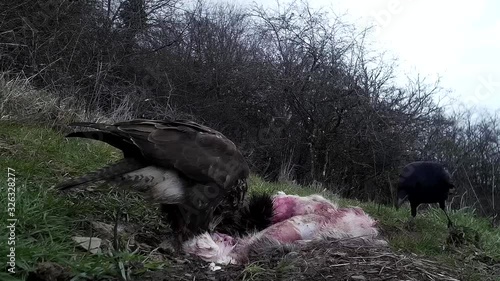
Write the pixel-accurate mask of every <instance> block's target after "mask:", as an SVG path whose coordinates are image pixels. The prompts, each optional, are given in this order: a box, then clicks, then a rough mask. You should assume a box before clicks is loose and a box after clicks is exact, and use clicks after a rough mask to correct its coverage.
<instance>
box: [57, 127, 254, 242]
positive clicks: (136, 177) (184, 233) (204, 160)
mask: <svg viewBox="0 0 500 281" xmlns="http://www.w3.org/2000/svg"><path fill="white" fill-rule="evenodd" d="M70 126H79V127H89V128H92V129H94V130H91V131H77V132H73V133H70V134H68V135H67V136H66V137H80V138H87V139H94V140H99V141H103V142H106V143H108V144H110V145H112V146H114V147H116V148H118V149H120V150H121V151H122V152H123V159H121V160H119V161H118V162H116V163H114V164H111V165H109V166H106V167H104V168H102V169H99V170H97V171H95V172H93V173H90V174H88V175H84V176H82V177H79V178H76V179H72V180H69V181H66V182H64V183H61V184H59V185H58V186H56V188H58V189H59V190H67V189H70V188H74V187H77V186H81V185H83V184H86V183H90V182H94V181H100V180H105V181H108V182H114V183H118V184H126V185H129V186H131V187H133V188H134V189H136V190H139V191H141V192H144V193H145V194H146V195H147V196H148V197H149V199H150V200H152V201H153V202H155V203H159V204H160V207H161V210H162V212H163V214H164V215H166V217H165V219H166V221H167V223H169V224H170V226H171V228H172V230H173V231H174V233H175V234H176V236H177V238H178V239H179V240H180V241H182V240H185V239H188V238H189V237H192V236H193V235H197V234H200V233H202V232H205V231H210V227H211V226H210V224H211V223H212V222H213V221H214V218H215V217H216V216H217V217H219V218H220V217H222V215H223V213H227V214H231V213H232V212H234V211H237V210H238V209H239V208H240V206H241V204H242V202H243V199H244V197H245V194H246V192H247V183H246V179H247V178H248V175H249V167H248V164H247V163H246V161H245V159H244V157H243V155H242V154H241V152H240V151H239V150H238V148H237V147H236V145H235V144H234V143H233V142H232V141H231V140H229V139H228V138H226V137H225V136H224V135H223V134H221V133H220V132H218V131H216V130H213V129H211V128H208V127H206V126H203V125H200V124H197V123H195V122H193V121H188V120H175V121H160V120H145V119H137V120H130V121H125V122H118V123H115V124H102V123H87V122H79V123H72V124H70ZM180 241H178V242H180Z"/></svg>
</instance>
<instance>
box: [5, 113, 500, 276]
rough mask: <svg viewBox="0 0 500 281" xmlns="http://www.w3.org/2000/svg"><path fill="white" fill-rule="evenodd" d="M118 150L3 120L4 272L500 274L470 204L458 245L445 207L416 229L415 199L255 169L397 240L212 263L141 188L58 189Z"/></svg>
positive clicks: (496, 249)
mask: <svg viewBox="0 0 500 281" xmlns="http://www.w3.org/2000/svg"><path fill="white" fill-rule="evenodd" d="M118 157H120V154H119V152H118V151H116V150H114V149H113V148H111V147H110V146H107V145H105V144H101V143H97V142H91V141H83V140H67V139H65V138H63V133H61V132H57V131H54V130H52V129H48V128H41V127H38V126H29V125H26V124H23V125H20V124H15V123H12V122H2V123H0V167H2V169H3V170H4V172H2V173H1V174H0V180H1V181H2V182H4V183H6V182H7V180H8V179H7V177H10V178H13V177H15V188H16V194H15V210H14V214H13V216H11V217H9V214H8V213H7V212H5V211H4V212H2V213H1V220H2V221H3V222H7V221H8V219H9V218H15V219H17V222H16V224H15V243H16V244H15V263H16V267H15V271H16V274H15V275H11V274H8V273H6V272H5V271H4V272H2V273H1V274H0V279H1V280H70V278H71V277H72V276H75V277H76V278H75V279H73V280H125V279H134V280H167V279H168V280H287V279H290V278H294V279H296V280H307V279H312V280H317V279H320V280H322V279H333V280H403V279H404V280H500V266H499V265H498V264H499V263H500V254H499V253H500V230H499V229H494V228H492V227H491V226H490V224H489V223H488V221H487V220H484V219H480V218H477V217H475V216H474V215H473V214H472V213H471V212H470V211H468V210H460V211H451V217H452V219H453V220H454V221H455V222H456V224H457V225H459V228H460V233H464V234H465V236H464V240H463V241H462V242H463V243H462V244H460V245H457V246H453V245H451V244H449V243H447V242H446V241H447V237H448V231H447V229H446V220H445V217H444V214H442V212H441V210H439V209H436V208H431V209H428V210H425V211H420V212H419V215H418V216H417V219H416V227H415V229H414V230H412V231H410V230H407V229H406V228H405V221H406V220H407V218H408V216H409V210H408V208H402V209H401V210H399V211H396V210H395V209H394V208H391V207H388V206H382V205H377V204H374V203H370V202H357V201H353V200H346V199H342V198H338V197H337V196H335V194H333V193H330V192H326V191H322V190H319V189H318V188H315V187H303V186H297V185H293V184H288V183H269V182H265V181H263V180H262V179H260V178H259V177H257V176H252V178H251V182H250V188H251V192H276V191H279V190H282V191H285V192H286V193H292V194H299V195H307V194H311V193H321V194H322V195H324V196H327V197H328V198H331V199H333V200H336V201H338V202H339V204H340V205H342V206H349V205H358V206H361V207H362V208H364V209H365V210H366V212H368V213H369V214H370V215H371V216H373V217H375V218H376V219H378V220H379V221H380V227H381V230H382V233H383V236H384V237H385V238H386V239H387V240H388V241H389V244H390V249H377V248H369V247H359V246H358V247H353V246H352V245H349V244H340V243H338V242H336V241H330V242H327V243H323V244H315V245H310V246H309V247H308V248H307V249H304V250H302V251H298V250H297V249H272V250H268V251H264V252H262V253H259V254H258V255H255V257H254V260H253V261H252V263H250V264H249V265H246V266H223V268H222V270H218V271H215V272H211V271H210V270H209V269H208V264H207V263H205V262H201V261H199V260H196V259H192V258H188V257H185V256H182V255H178V254H176V253H173V252H172V250H171V249H170V247H169V245H168V243H165V242H163V241H164V240H165V239H167V238H168V237H169V233H168V228H167V227H165V226H164V225H162V224H161V222H160V220H159V218H158V217H157V215H156V214H157V213H156V212H157V210H156V209H155V208H154V207H151V206H148V205H146V204H145V201H143V199H142V198H141V197H140V195H138V194H134V193H129V192H124V191H121V190H114V189H111V190H106V189H105V188H104V187H98V186H96V187H93V188H91V189H87V190H85V191H82V192H76V193H74V194H71V195H64V196H63V195H61V194H58V193H56V192H55V191H54V190H53V189H51V186H53V185H54V184H56V183H58V182H59V181H62V180H63V179H65V178H66V177H68V176H72V175H80V174H82V173H85V172H88V171H91V170H93V169H95V168H98V167H101V166H102V165H104V164H106V163H109V162H112V161H114V160H115V159H117V158H118ZM8 169H10V170H9V172H11V174H10V175H9V174H8V173H7V172H8ZM10 182H13V180H10ZM3 186H4V187H5V185H3ZM11 187H13V186H12V184H11ZM0 198H1V201H2V202H3V203H4V204H5V205H6V203H7V200H8V198H12V196H11V195H10V196H9V197H8V192H7V190H6V189H5V188H3V189H2V193H1V195H0ZM5 205H4V206H5ZM9 211H13V210H9ZM117 213H119V214H120V215H119V216H118V218H117V216H116V214H117ZM116 221H118V225H119V226H120V227H117V229H116V231H117V233H119V237H120V238H119V239H114V238H113V236H112V233H113V229H107V230H103V229H106V227H108V228H109V227H111V228H112V227H113V225H114V224H115V222H116ZM98 226H101V227H98ZM476 234H477V237H478V238H479V240H478V241H476V240H475V236H476ZM73 236H83V237H86V236H89V237H90V236H95V237H100V238H102V239H103V242H102V245H101V252H100V253H98V254H91V253H90V252H88V251H85V250H84V249H81V248H79V247H78V246H77V245H76V243H75V242H74V241H73V240H72V239H71V238H72V237H73ZM4 237H5V236H4ZM167 240H168V239H167ZM118 242H119V243H118ZM162 242H163V243H162ZM7 243H8V240H7V239H3V240H1V241H0V248H1V255H2V257H6V256H7V255H9V254H10V253H9V252H10V251H8V250H7V249H9V245H8V244H7ZM117 244H118V246H116V245H117ZM474 244H476V245H474ZM327 246H328V247H327ZM113 248H114V249H117V250H113ZM7 268H8V267H7ZM44 276H45V277H44ZM47 276H51V277H52V279H50V278H49V277H47ZM56 276H59V278H58V279H55V277H56Z"/></svg>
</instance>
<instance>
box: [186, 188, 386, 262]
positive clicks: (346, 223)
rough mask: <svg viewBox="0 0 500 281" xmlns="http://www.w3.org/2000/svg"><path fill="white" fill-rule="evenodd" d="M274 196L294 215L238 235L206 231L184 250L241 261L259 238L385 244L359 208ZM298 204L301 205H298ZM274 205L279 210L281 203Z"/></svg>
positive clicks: (218, 259) (210, 258) (317, 198)
mask: <svg viewBox="0 0 500 281" xmlns="http://www.w3.org/2000/svg"><path fill="white" fill-rule="evenodd" d="M278 196H281V197H278ZM276 197H278V198H281V199H283V200H274V204H285V205H286V204H290V206H292V207H293V208H290V207H289V206H288V207H287V206H285V207H284V208H281V209H283V210H285V211H287V212H288V213H286V215H285V216H289V215H290V212H292V213H293V214H294V215H293V216H291V217H288V218H285V219H282V220H280V221H278V222H276V223H274V224H273V225H271V226H269V227H268V228H266V229H264V230H262V231H260V232H257V233H255V234H252V235H247V236H245V237H241V238H232V237H230V236H228V235H224V234H220V233H214V234H212V235H210V234H208V233H205V234H202V235H199V236H197V237H195V238H193V239H191V240H188V241H187V242H186V243H184V251H186V253H189V254H192V255H195V256H199V257H200V258H202V259H203V260H205V261H208V262H215V263H219V264H229V263H233V264H240V263H245V262H246V261H247V256H248V253H249V250H250V248H251V247H252V246H253V245H255V243H256V242H258V241H261V240H262V239H264V240H267V241H270V242H271V243H273V244H278V245H279V244H297V245H298V244H303V243H304V242H306V241H317V240H326V239H331V238H334V239H343V238H360V239H362V240H364V241H365V242H367V243H371V244H373V245H379V246H385V245H387V242H386V241H384V240H380V239H377V236H378V234H379V233H378V230H377V228H376V225H377V221H376V220H374V219H373V218H371V217H370V216H369V215H368V214H366V213H365V212H364V211H363V210H362V209H361V208H359V207H352V208H338V207H337V205H336V204H333V203H331V202H329V201H328V200H326V199H325V198H323V197H321V196H319V195H318V196H307V197H300V196H295V195H283V194H278V195H277V196H275V199H276ZM325 201H326V202H325ZM290 202H292V203H290ZM325 203H326V204H325ZM301 204H303V205H304V206H298V205H301ZM275 207H278V209H280V207H282V206H275ZM306 207H310V208H306ZM207 245H208V246H207Z"/></svg>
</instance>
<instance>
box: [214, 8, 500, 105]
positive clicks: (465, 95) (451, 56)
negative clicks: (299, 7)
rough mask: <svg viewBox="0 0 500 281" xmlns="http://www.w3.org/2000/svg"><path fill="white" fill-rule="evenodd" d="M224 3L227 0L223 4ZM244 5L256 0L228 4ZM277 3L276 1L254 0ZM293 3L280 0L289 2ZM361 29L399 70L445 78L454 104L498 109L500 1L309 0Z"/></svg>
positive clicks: (445, 83)
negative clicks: (371, 33) (391, 57)
mask: <svg viewBox="0 0 500 281" xmlns="http://www.w3.org/2000/svg"><path fill="white" fill-rule="evenodd" d="M220 1H221V2H222V1H224V0H220ZM225 2H233V3H238V4H240V3H241V4H242V5H247V4H250V3H252V2H254V1H245V0H234V1H230V0H226V1H225ZM255 2H257V3H262V4H264V3H266V4H265V5H275V1H273V0H268V1H266V0H255ZM287 2H289V0H281V1H280V3H287ZM309 3H310V4H311V5H312V6H313V7H314V8H320V7H324V8H325V9H327V10H328V11H334V12H335V13H336V14H339V15H342V14H346V13H347V15H346V19H347V20H349V21H350V22H353V23H355V24H356V25H357V26H358V28H359V29H361V28H363V27H366V26H369V25H372V24H375V25H377V26H378V27H377V29H376V33H375V39H376V40H377V43H378V44H379V46H380V47H381V48H383V49H384V50H388V51H389V52H391V53H392V54H394V55H395V56H396V57H398V59H399V65H400V70H401V71H403V72H405V73H408V74H409V75H410V76H415V75H416V74H417V73H420V74H421V75H423V76H428V77H429V78H436V77H437V75H439V76H441V78H442V80H441V86H443V87H445V88H446V89H449V90H450V91H451V92H450V93H449V94H448V96H449V97H451V98H452V99H454V100H455V102H454V105H455V106H456V105H458V104H459V103H463V104H464V105H466V106H468V107H471V106H475V107H478V108H485V109H488V110H492V111H493V110H500V1H496V0H476V1H464V0H460V1H452V0H439V1H431V0H330V1H329V0H309Z"/></svg>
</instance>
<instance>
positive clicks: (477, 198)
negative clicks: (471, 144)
mask: <svg viewBox="0 0 500 281" xmlns="http://www.w3.org/2000/svg"><path fill="white" fill-rule="evenodd" d="M462 170H464V173H465V176H466V177H467V181H468V182H469V186H470V188H471V190H472V192H473V193H474V196H475V197H476V200H477V202H478V203H479V207H481V211H483V214H486V212H485V211H484V208H483V204H481V201H479V197H478V196H477V193H476V190H475V189H474V187H473V186H472V183H471V181H470V178H469V174H467V171H466V170H465V168H464V166H462Z"/></svg>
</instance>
